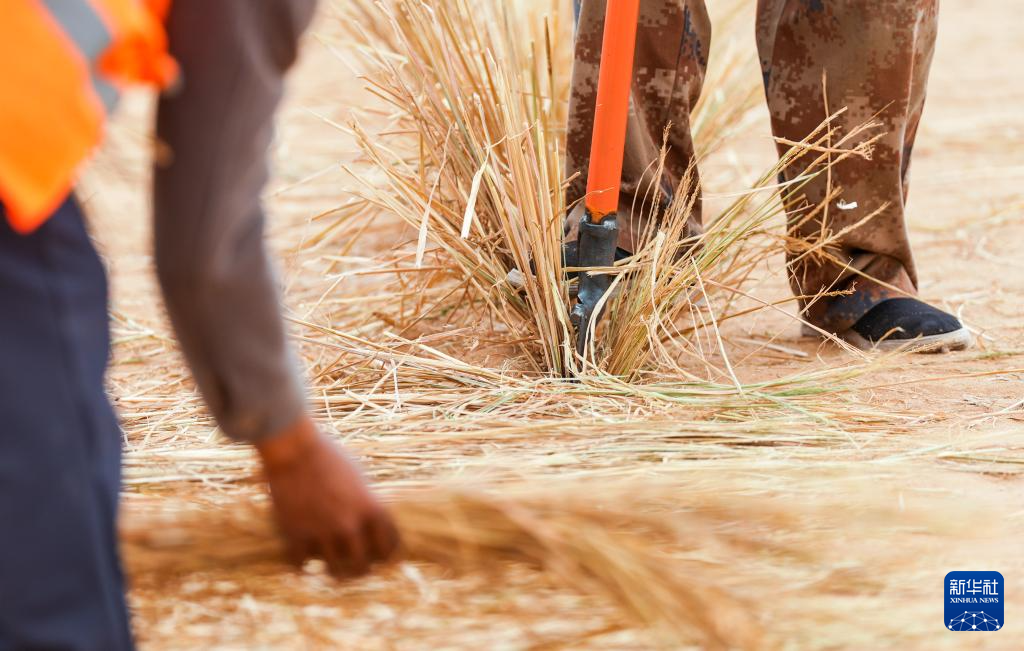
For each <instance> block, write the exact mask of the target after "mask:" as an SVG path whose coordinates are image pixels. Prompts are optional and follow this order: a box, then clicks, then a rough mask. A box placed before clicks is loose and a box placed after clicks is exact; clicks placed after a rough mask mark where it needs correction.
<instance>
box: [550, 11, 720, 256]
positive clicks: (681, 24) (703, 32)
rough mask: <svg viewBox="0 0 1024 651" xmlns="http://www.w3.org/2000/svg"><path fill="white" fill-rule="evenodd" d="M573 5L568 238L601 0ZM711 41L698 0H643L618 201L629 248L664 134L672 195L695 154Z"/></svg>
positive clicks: (579, 189)
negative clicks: (694, 115)
mask: <svg viewBox="0 0 1024 651" xmlns="http://www.w3.org/2000/svg"><path fill="white" fill-rule="evenodd" d="M577 11H578V23H577V31H576V44H575V61H574V65H573V73H572V96H571V98H570V101H569V124H568V137H567V145H566V169H567V171H568V174H569V175H570V176H572V175H577V174H578V176H577V177H576V178H575V179H574V181H573V182H572V183H571V185H570V187H569V192H568V200H569V202H570V204H572V203H576V204H577V209H576V210H574V211H573V212H572V213H571V215H570V218H569V220H568V224H567V228H568V230H569V235H568V237H569V238H570V239H575V232H574V231H575V225H576V223H578V221H579V217H580V216H581V215H582V205H581V199H582V198H583V197H584V195H585V194H586V185H587V180H586V179H587V167H588V165H589V162H590V138H591V129H592V125H593V120H594V105H595V103H596V97H597V77H598V71H599V69H600V62H601V41H602V37H603V33H604V13H605V0H581V1H580V2H579V3H578V4H577ZM710 44H711V23H710V21H709V19H708V15H707V12H706V11H705V8H704V2H703V0H641V3H640V21H639V27H638V33H637V50H636V62H635V64H634V71H635V77H634V80H633V94H632V98H631V102H630V112H629V125H628V127H627V137H626V151H625V158H624V160H623V172H622V194H621V198H620V201H619V207H620V210H619V224H620V229H621V230H620V236H619V246H621V247H622V248H624V249H626V250H629V251H632V250H635V243H636V242H637V240H638V239H639V234H640V233H641V232H642V229H643V227H644V225H645V224H644V220H643V219H642V218H641V215H642V214H645V213H648V212H649V211H650V206H649V205H648V204H649V203H650V196H651V193H652V190H653V186H652V183H653V182H654V181H655V180H656V174H655V171H656V170H655V168H656V166H657V162H658V158H659V156H660V153H661V148H662V142H663V139H665V138H666V137H667V146H668V154H667V157H666V160H665V174H664V178H663V179H662V180H661V182H662V189H663V191H664V194H665V195H667V196H671V193H672V192H673V191H674V190H675V189H676V187H677V186H678V184H679V182H680V181H681V180H682V179H683V177H684V175H685V174H686V170H687V168H688V167H689V166H690V164H691V162H692V161H693V157H694V154H693V142H692V140H691V138H690V109H691V107H692V106H693V105H694V104H695V103H696V102H697V98H698V97H699V96H700V91H701V86H702V84H703V82H704V72H705V69H706V67H707V58H708V49H709V47H710ZM666 127H669V130H668V132H667V134H666V132H665V129H666ZM699 208H700V203H699V202H698V203H697V210H696V211H695V214H694V215H693V216H692V217H691V230H692V231H693V232H695V233H696V232H700V212H699Z"/></svg>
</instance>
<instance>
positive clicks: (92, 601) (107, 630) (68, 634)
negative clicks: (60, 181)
mask: <svg viewBox="0 0 1024 651" xmlns="http://www.w3.org/2000/svg"><path fill="white" fill-rule="evenodd" d="M109 351H110V334H109V327H108V322H107V282H106V275H105V272H104V269H103V265H102V263H101V261H100V259H99V257H98V256H97V254H96V251H95V250H94V249H93V246H92V243H91V242H90V240H89V237H88V235H87V234H86V231H85V226H84V224H83V220H82V213H81V211H80V210H79V208H78V205H77V203H76V202H75V200H74V199H73V198H69V199H68V200H67V201H65V203H64V204H63V205H62V206H61V207H60V208H59V209H58V210H57V212H56V213H55V214H54V215H53V217H52V218H51V219H50V220H49V221H48V222H47V223H46V224H44V225H43V226H42V228H40V229H39V230H38V231H36V232H35V233H33V234H31V235H28V236H22V235H19V234H17V233H15V232H14V231H12V230H11V228H10V226H9V225H8V224H7V219H6V216H5V215H4V214H3V209H2V208H0V651H8V650H14V649H18V650H29V649H32V650H42V649H47V650H49V649H53V650H58V649H60V650H68V651H72V650H73V651H79V650H81V651H122V650H129V649H131V648H132V639H131V632H130V628H129V620H128V611H127V607H126V604H125V596H124V579H123V576H122V572H121V566H120V560H119V557H118V551H117V525H116V520H117V502H118V491H119V488H120V481H121V477H120V475H121V470H120V466H121V434H120V430H119V428H118V424H117V420H116V418H115V416H114V412H113V410H112V409H111V406H110V403H109V402H108V400H107V396H106V394H105V391H104V374H105V372H106V366H107V357H108V355H109Z"/></svg>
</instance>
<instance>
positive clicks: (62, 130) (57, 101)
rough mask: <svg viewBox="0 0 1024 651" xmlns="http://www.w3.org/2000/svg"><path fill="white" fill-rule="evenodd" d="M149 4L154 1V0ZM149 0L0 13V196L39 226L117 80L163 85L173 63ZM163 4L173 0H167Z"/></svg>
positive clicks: (23, 225) (31, 6) (15, 218)
mask: <svg viewBox="0 0 1024 651" xmlns="http://www.w3.org/2000/svg"><path fill="white" fill-rule="evenodd" d="M150 4H152V3H150ZM150 4H146V3H143V2H142V0H12V1H11V2H6V3H5V7H4V9H3V14H4V15H3V19H2V20H0V202H2V203H3V204H4V208H5V212H6V213H7V215H8V219H9V220H10V223H11V226H12V227H13V228H14V229H15V230H17V231H19V232H22V233H28V232H31V231H32V230H34V229H36V228H38V227H39V225H40V224H42V223H43V222H44V221H45V220H46V218H47V217H48V216H49V215H50V214H51V213H52V212H53V211H54V210H55V209H56V208H57V206H58V205H59V204H60V203H61V202H62V201H63V200H64V198H65V197H66V196H67V195H68V193H69V192H70V191H71V187H72V184H73V181H74V177H75V174H76V171H77V170H78V168H79V166H80V164H81V163H82V161H84V160H85V159H86V158H87V157H88V156H89V154H90V153H91V152H92V151H93V149H95V147H96V146H97V145H98V144H99V142H100V139H101V137H102V134H103V125H104V122H105V120H106V116H107V114H108V113H109V111H110V110H111V109H112V108H113V106H114V104H115V103H116V101H117V86H119V85H124V84H128V83H133V82H144V83H153V84H156V85H158V86H161V87H166V86H167V85H168V84H169V83H170V82H171V81H172V80H173V78H174V76H175V74H176V68H175V66H174V63H173V61H172V60H171V59H170V57H169V56H168V54H167V51H166V47H167V43H166V35H165V34H164V32H163V25H162V23H161V19H160V17H159V16H158V15H156V14H155V13H154V12H153V11H152V9H151V7H150ZM161 4H163V5H164V7H166V4H167V3H166V2H163V3H161Z"/></svg>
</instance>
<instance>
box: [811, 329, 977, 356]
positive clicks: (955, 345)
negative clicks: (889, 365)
mask: <svg viewBox="0 0 1024 651" xmlns="http://www.w3.org/2000/svg"><path fill="white" fill-rule="evenodd" d="M801 333H802V334H803V335H804V336H805V337H819V338H821V337H823V335H822V334H821V333H820V332H818V331H817V330H815V329H813V328H811V327H810V326H808V325H806V324H804V325H803V326H802V327H801ZM837 336H838V337H839V338H840V339H842V340H843V341H845V342H847V343H849V344H851V345H853V346H854V347H856V348H859V349H860V350H866V351H876V352H880V353H891V352H895V351H904V352H911V353H949V352H953V351H955V350H966V349H968V348H970V347H971V345H972V344H973V343H974V336H973V335H972V334H971V331H970V330H968V329H967V328H964V327H961V328H960V329H958V330H953V331H952V332H944V333H942V334H940V335H928V336H925V337H917V338H916V339H884V340H882V341H878V342H873V341H870V340H869V339H865V338H864V337H862V336H861V335H860V334H859V333H858V332H857V331H856V330H853V329H852V328H851V329H850V330H847V331H846V332H842V333H840V334H838V335H837Z"/></svg>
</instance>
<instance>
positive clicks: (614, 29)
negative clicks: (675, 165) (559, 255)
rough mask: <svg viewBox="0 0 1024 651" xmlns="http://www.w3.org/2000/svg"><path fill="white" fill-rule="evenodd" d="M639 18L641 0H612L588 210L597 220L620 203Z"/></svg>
mask: <svg viewBox="0 0 1024 651" xmlns="http://www.w3.org/2000/svg"><path fill="white" fill-rule="evenodd" d="M639 18H640V0H608V6H607V8H606V10H605V16H604V40H603V44H602V46H601V72H600V74H599V76H598V80H597V107H596V108H595V111H594V134H593V137H592V138H593V139H592V140H591V142H590V170H589V172H588V177H587V200H586V204H587V211H588V212H589V213H590V219H591V221H592V222H594V223H597V224H599V223H601V220H602V219H604V216H605V215H608V214H611V213H613V212H615V211H616V210H618V208H619V186H620V185H621V184H622V158H623V156H624V153H625V148H626V122H627V119H628V117H629V97H630V91H631V89H632V85H633V56H634V54H635V53H636V29H637V22H638V21H639Z"/></svg>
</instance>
